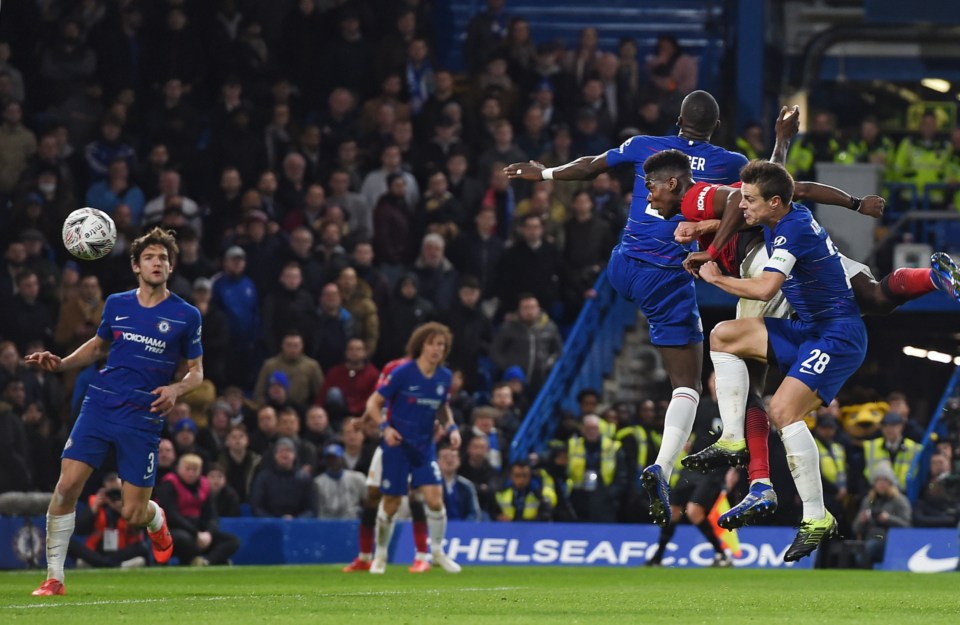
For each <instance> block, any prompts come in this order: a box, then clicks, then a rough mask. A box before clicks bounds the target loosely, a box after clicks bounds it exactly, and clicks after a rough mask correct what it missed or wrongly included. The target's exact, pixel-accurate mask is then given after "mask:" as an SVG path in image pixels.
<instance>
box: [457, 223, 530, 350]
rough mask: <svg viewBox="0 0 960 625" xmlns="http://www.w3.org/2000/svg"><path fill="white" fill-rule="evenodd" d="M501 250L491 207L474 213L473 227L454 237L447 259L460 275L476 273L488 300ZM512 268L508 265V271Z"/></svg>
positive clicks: (491, 296) (501, 246)
mask: <svg viewBox="0 0 960 625" xmlns="http://www.w3.org/2000/svg"><path fill="white" fill-rule="evenodd" d="M503 252H504V242H503V239H502V238H501V237H500V236H499V235H498V234H497V214H496V212H495V211H494V210H493V209H485V210H481V211H480V212H479V213H477V215H476V217H474V227H473V228H471V229H469V230H467V231H466V232H465V233H463V234H461V235H460V236H459V237H457V239H455V241H454V244H453V245H451V247H450V253H451V258H450V260H451V261H452V262H453V264H454V266H455V267H456V268H457V270H458V271H459V272H460V274H461V275H470V276H476V278H477V280H478V282H479V286H480V297H481V299H482V300H490V299H492V298H493V297H494V296H495V295H496V292H497V286H498V285H497V271H498V268H499V266H500V259H501V257H502V255H503ZM514 269H515V267H511V271H512V270H514ZM454 349H456V347H454Z"/></svg>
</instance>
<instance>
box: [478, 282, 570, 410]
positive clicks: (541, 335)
mask: <svg viewBox="0 0 960 625" xmlns="http://www.w3.org/2000/svg"><path fill="white" fill-rule="evenodd" d="M518 300H519V304H518V305H517V309H516V318H514V319H511V320H509V321H504V323H503V325H501V326H500V329H499V330H497V332H496V334H494V337H493V347H492V348H491V352H490V357H491V358H492V359H493V362H494V363H495V364H496V365H497V367H499V368H500V370H501V371H502V370H505V369H508V368H509V367H512V366H514V365H518V366H519V367H520V368H521V369H523V372H524V375H525V376H526V379H527V396H528V397H530V398H532V397H534V396H536V394H537V392H539V390H540V387H541V386H542V385H543V383H544V382H545V381H546V379H547V375H549V373H550V369H551V368H552V367H553V364H554V363H555V362H556V361H557V359H558V358H559V357H560V353H561V352H562V351H563V339H561V338H560V332H559V330H557V326H556V324H555V323H554V322H553V321H551V320H550V318H549V317H548V316H547V314H546V313H544V312H543V311H542V309H541V308H540V303H539V301H538V300H537V298H536V297H534V296H533V295H531V294H530V293H521V294H520V295H519V297H518Z"/></svg>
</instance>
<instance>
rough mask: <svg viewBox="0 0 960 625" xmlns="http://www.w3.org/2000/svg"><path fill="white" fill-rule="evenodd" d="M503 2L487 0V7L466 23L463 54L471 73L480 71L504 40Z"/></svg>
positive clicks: (505, 22) (504, 14) (504, 15)
mask: <svg viewBox="0 0 960 625" xmlns="http://www.w3.org/2000/svg"><path fill="white" fill-rule="evenodd" d="M504 4H506V2H505V1H504V0H487V9H486V10H485V11H481V12H480V13H477V14H476V15H474V16H473V17H472V18H471V19H470V23H469V24H467V36H466V39H465V40H464V44H463V56H464V58H465V59H466V61H467V70H468V71H469V72H470V73H471V74H478V73H480V71H481V70H482V69H483V65H484V64H485V63H486V61H487V59H488V58H490V55H491V54H493V53H494V52H495V51H496V50H498V49H499V48H500V46H501V45H502V43H503V42H504V41H505V40H506V37H507V26H508V18H507V15H506V13H505V12H504V10H503V6H504Z"/></svg>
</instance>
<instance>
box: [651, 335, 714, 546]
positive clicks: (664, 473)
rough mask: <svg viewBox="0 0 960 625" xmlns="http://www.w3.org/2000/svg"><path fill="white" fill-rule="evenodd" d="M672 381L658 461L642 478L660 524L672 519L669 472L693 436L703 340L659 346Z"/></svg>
mask: <svg viewBox="0 0 960 625" xmlns="http://www.w3.org/2000/svg"><path fill="white" fill-rule="evenodd" d="M659 349H660V353H661V355H662V356H663V362H664V366H665V367H666V369H667V373H668V374H669V375H670V381H671V383H672V384H673V394H672V396H671V398H670V404H669V405H668V406H667V413H666V415H665V416H664V425H663V440H662V442H661V444H660V451H659V452H658V453H657V459H656V461H655V462H654V463H653V464H652V465H650V466H648V467H647V468H645V469H644V470H643V472H642V473H641V474H640V480H641V483H642V484H643V487H644V489H645V490H646V491H647V494H648V495H649V497H650V515H651V516H652V517H653V520H654V522H655V523H657V524H658V525H659V526H660V527H665V526H666V525H668V524H669V523H670V521H671V514H670V489H669V484H670V476H671V475H672V474H673V467H674V465H675V464H676V461H677V457H678V456H679V455H680V451H681V450H682V449H683V446H684V445H685V444H686V442H687V439H688V438H689V437H690V432H691V431H692V430H693V422H694V419H695V418H696V415H697V406H698V405H699V403H700V389H701V383H700V371H701V369H702V368H703V343H702V342H695V343H691V344H688V345H684V346H682V347H666V346H661V347H659Z"/></svg>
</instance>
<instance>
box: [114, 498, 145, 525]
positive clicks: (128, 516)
mask: <svg viewBox="0 0 960 625" xmlns="http://www.w3.org/2000/svg"><path fill="white" fill-rule="evenodd" d="M120 514H122V515H123V520H124V521H126V522H127V523H129V524H130V525H146V524H147V521H149V519H148V518H147V506H144V505H141V504H140V503H139V502H124V503H123V507H122V508H121V510H120Z"/></svg>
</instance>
